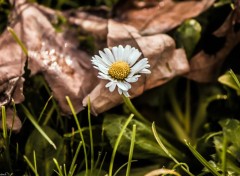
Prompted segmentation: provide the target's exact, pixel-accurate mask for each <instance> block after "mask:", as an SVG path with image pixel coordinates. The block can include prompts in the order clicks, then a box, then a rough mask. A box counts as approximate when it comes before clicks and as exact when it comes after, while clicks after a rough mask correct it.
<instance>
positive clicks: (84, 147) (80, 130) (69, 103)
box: [66, 96, 88, 176]
mask: <svg viewBox="0 0 240 176" xmlns="http://www.w3.org/2000/svg"><path fill="white" fill-rule="evenodd" d="M66 99H67V102H68V105H69V107H70V109H71V111H72V114H73V117H74V120H75V122H76V124H77V128H78V131H79V135H80V138H81V140H82V144H83V152H84V158H85V167H86V172H85V175H87V176H88V158H87V150H86V144H85V142H84V138H83V133H82V129H81V126H80V123H79V121H78V118H77V115H76V112H75V109H74V107H73V105H72V102H71V100H70V98H69V97H68V96H66Z"/></svg>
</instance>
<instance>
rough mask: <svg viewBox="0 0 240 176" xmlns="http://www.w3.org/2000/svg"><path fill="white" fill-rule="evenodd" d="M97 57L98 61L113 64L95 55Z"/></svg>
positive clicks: (108, 64)
mask: <svg viewBox="0 0 240 176" xmlns="http://www.w3.org/2000/svg"><path fill="white" fill-rule="evenodd" d="M95 58H96V59H97V60H98V61H100V62H102V63H103V64H105V65H106V66H110V65H111V64H110V63H109V62H108V61H107V60H106V59H103V58H101V57H99V56H98V55H95Z"/></svg>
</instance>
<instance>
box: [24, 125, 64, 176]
mask: <svg viewBox="0 0 240 176" xmlns="http://www.w3.org/2000/svg"><path fill="white" fill-rule="evenodd" d="M42 130H44V132H45V133H46V134H47V135H48V136H49V137H50V138H51V139H52V140H53V141H54V143H55V144H56V145H57V150H55V149H54V148H53V147H52V146H51V145H50V144H49V142H48V141H47V140H46V139H45V138H44V137H43V136H42V134H40V133H39V131H38V130H37V129H35V130H34V131H33V132H32V133H31V135H30V136H29V138H28V140H27V143H26V146H25V155H26V156H27V158H28V159H29V160H30V161H31V163H33V151H35V152H36V162H37V167H38V173H39V175H45V176H48V175H52V173H53V169H54V167H55V164H54V162H53V158H56V159H57V160H58V162H63V160H64V156H63V138H62V137H61V136H60V135H59V134H58V133H57V132H56V131H54V130H53V129H52V128H50V127H48V126H43V127H42Z"/></svg>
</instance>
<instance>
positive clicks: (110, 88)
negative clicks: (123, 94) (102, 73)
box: [109, 82, 117, 92]
mask: <svg viewBox="0 0 240 176" xmlns="http://www.w3.org/2000/svg"><path fill="white" fill-rule="evenodd" d="M116 85H117V83H116V82H113V83H112V85H111V86H110V87H109V91H110V92H113V91H114V90H115V88H116Z"/></svg>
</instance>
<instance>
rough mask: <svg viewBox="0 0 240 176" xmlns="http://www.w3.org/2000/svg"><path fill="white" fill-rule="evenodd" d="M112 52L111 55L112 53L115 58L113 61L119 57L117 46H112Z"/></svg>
mask: <svg viewBox="0 0 240 176" xmlns="http://www.w3.org/2000/svg"><path fill="white" fill-rule="evenodd" d="M112 52H113V55H114V59H115V61H116V60H117V58H119V57H118V48H117V47H116V46H114V47H113V48H112Z"/></svg>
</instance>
